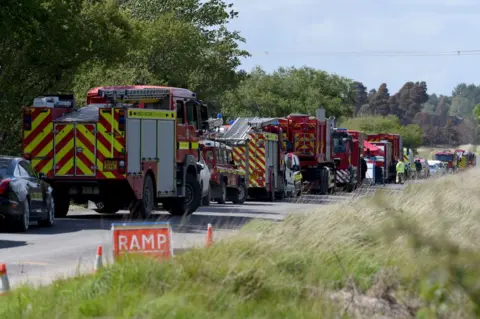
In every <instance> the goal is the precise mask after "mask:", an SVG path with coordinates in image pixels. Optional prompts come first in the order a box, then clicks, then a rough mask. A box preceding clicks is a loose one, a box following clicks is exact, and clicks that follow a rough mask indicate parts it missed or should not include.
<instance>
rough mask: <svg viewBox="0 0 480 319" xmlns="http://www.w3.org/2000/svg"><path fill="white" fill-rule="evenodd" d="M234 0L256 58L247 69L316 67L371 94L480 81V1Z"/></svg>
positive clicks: (446, 89) (236, 26)
mask: <svg viewBox="0 0 480 319" xmlns="http://www.w3.org/2000/svg"><path fill="white" fill-rule="evenodd" d="M231 2H233V3H234V9H235V10H237V11H238V12H239V17H238V18H236V19H234V20H232V21H231V22H230V23H229V28H230V29H231V30H238V31H240V33H241V35H242V36H243V37H244V38H246V43H244V44H242V45H241V47H242V48H243V49H246V50H247V51H249V52H250V53H251V54H252V56H251V57H249V58H247V59H244V60H242V66H241V67H240V68H241V69H244V70H247V71H250V70H251V69H252V68H254V67H255V66H257V65H258V66H261V67H262V68H263V69H264V70H266V71H267V72H272V71H274V70H275V69H277V68H279V67H280V66H284V67H302V66H309V67H313V68H316V69H321V70H324V71H327V72H330V73H336V74H338V75H341V76H344V77H347V78H350V79H353V80H356V81H359V82H362V83H363V84H364V85H365V86H366V87H367V89H368V90H370V89H372V88H378V87H379V86H380V84H381V83H387V86H388V88H389V91H390V93H391V94H394V93H396V92H397V91H398V90H399V89H400V88H401V87H402V85H403V84H404V83H405V82H407V81H413V82H417V81H425V82H426V83H427V88H428V93H429V94H432V93H437V94H444V95H450V94H451V92H452V90H453V88H454V87H455V85H456V84H458V83H461V82H465V83H467V84H470V83H473V84H477V85H478V84H479V83H480V41H479V39H480V1H479V0H457V1H455V0H417V1H412V0H403V1H402V0H363V1H361V0H336V1H332V0H330V1H325V0H231ZM472 50H477V52H475V53H472V52H470V53H469V52H467V51H472ZM457 51H460V55H458V53H456V54H452V53H453V52H457ZM379 52H380V54H383V56H378V55H379ZM381 52H387V54H385V53H381ZM399 52H400V53H401V52H404V53H401V54H403V56H399V55H400V54H399ZM405 52H407V53H405ZM375 55H377V56H375Z"/></svg>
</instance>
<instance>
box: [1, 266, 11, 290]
mask: <svg viewBox="0 0 480 319" xmlns="http://www.w3.org/2000/svg"><path fill="white" fill-rule="evenodd" d="M9 291H10V282H9V281H8V275H7V265H5V264H0V296H2V295H6V294H7V293H8V292H9Z"/></svg>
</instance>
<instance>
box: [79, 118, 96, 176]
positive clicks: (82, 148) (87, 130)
mask: <svg viewBox="0 0 480 319" xmlns="http://www.w3.org/2000/svg"><path fill="white" fill-rule="evenodd" d="M95 155H96V154H95V124H80V123H77V124H76V125H75V176H96V168H95Z"/></svg>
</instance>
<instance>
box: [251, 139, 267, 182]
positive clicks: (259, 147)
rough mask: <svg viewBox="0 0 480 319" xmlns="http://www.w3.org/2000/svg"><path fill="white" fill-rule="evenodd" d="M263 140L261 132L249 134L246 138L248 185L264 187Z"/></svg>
mask: <svg viewBox="0 0 480 319" xmlns="http://www.w3.org/2000/svg"><path fill="white" fill-rule="evenodd" d="M264 141H265V137H264V136H263V134H250V139H249V140H248V171H249V183H248V184H249V187H265V182H266V180H265V178H266V176H265V158H266V156H265V144H264ZM262 142H263V143H262Z"/></svg>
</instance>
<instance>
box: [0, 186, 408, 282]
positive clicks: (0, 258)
mask: <svg viewBox="0 0 480 319" xmlns="http://www.w3.org/2000/svg"><path fill="white" fill-rule="evenodd" d="M388 188H397V189H399V188H402V187H401V185H390V186H388ZM371 191H372V189H367V191H362V190H360V191H356V192H354V193H351V194H338V195H329V196H313V195H309V196H302V197H301V199H300V200H298V199H297V200H293V201H292V200H290V201H283V202H273V203H271V202H246V203H245V204H243V205H233V204H229V203H227V204H226V205H218V204H214V203H212V205H210V206H207V207H201V208H200V209H199V210H198V211H197V212H196V213H195V214H193V215H191V216H188V217H185V218H181V217H178V216H171V215H169V214H168V213H166V212H162V211H160V212H156V213H155V214H154V216H153V217H152V218H151V220H150V221H168V222H170V224H171V225H172V229H173V244H174V250H175V251H176V253H179V252H181V251H182V250H185V249H188V248H192V247H195V246H202V245H205V242H206V230H207V225H208V224H209V223H211V224H212V225H213V230H214V239H215V240H218V239H221V238H222V237H225V236H228V235H231V234H233V233H235V232H234V231H235V230H237V229H239V228H240V227H241V226H243V225H244V224H245V223H247V222H249V221H250V220H252V219H254V218H255V219H268V220H281V219H283V218H284V217H285V216H286V215H287V214H288V213H298V212H302V211H308V210H312V209H313V208H318V205H325V204H329V203H335V202H340V201H345V200H349V199H354V198H355V197H358V196H359V195H366V194H369V193H371ZM127 217H128V215H127V212H120V213H119V214H115V215H102V214H98V213H95V212H93V211H91V210H86V209H83V208H76V209H73V210H71V211H70V213H69V215H68V216H67V217H66V218H62V219H57V220H56V222H55V225H54V226H53V227H50V228H41V227H36V226H35V225H32V226H31V228H30V229H29V231H28V233H25V234H15V233H0V263H6V264H7V270H8V277H9V279H10V284H11V287H12V288H14V287H15V286H18V285H19V284H21V283H24V282H29V283H30V284H46V283H49V282H51V281H52V280H54V279H56V278H61V277H65V276H72V275H75V274H78V273H79V272H81V273H84V272H88V271H92V269H93V264H94V261H95V253H96V249H97V247H98V246H99V245H102V247H103V251H104V259H106V260H107V262H111V260H112V234H111V231H110V228H111V223H112V222H121V221H125V220H127Z"/></svg>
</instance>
